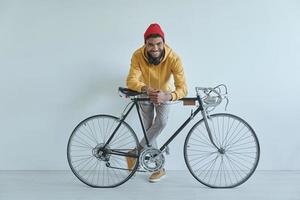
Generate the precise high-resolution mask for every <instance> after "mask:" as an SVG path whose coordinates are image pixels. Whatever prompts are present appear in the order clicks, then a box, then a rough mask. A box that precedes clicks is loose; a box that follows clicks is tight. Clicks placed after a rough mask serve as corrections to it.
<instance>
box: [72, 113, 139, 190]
mask: <svg viewBox="0 0 300 200" xmlns="http://www.w3.org/2000/svg"><path fill="white" fill-rule="evenodd" d="M119 123H120V120H119V119H118V118H117V117H114V116H110V115H95V116H92V117H89V118H87V119H85V120H83V121H82V122H80V123H79V124H78V125H77V126H76V128H75V129H74V131H73V132H72V134H71V136H70V138H69V142H68V147H67V156H68V163H69V166H70V168H71V170H72V172H73V173H74V175H75V176H76V177H77V178H78V179H79V180H80V181H82V182H83V183H85V184H87V185H89V186H91V187H100V188H108V187H116V186H119V185H121V184H123V183H125V182H126V181H127V180H129V178H130V177H131V176H132V175H133V174H134V173H135V171H136V169H137V167H138V159H133V162H134V163H133V164H132V168H131V169H130V170H129V169H128V166H127V160H126V158H127V157H125V156H124V154H125V155H126V153H127V152H129V151H131V152H133V150H134V149H137V146H138V139H137V136H136V134H135V133H134V131H133V130H132V128H131V127H130V126H129V125H128V124H127V123H126V122H122V124H121V125H120V127H119V129H118V131H117V132H116V134H115V135H114V137H113V138H112V140H111V142H110V143H109V144H108V145H107V146H106V147H105V148H104V144H105V143H106V142H107V140H108V139H109V138H110V136H111V135H112V133H113V132H114V130H115V129H116V127H117V126H118V124H119ZM114 151H116V152H118V153H119V155H116V154H112V152H114ZM135 154H136V155H138V152H137V151H136V152H135Z"/></svg>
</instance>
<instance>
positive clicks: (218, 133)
mask: <svg viewBox="0 0 300 200" xmlns="http://www.w3.org/2000/svg"><path fill="white" fill-rule="evenodd" d="M208 123H209V126H210V129H211V132H212V137H213V140H214V142H215V143H216V145H217V146H218V147H219V150H218V149H216V148H215V147H214V146H213V145H212V144H211V142H210V140H209V137H208V134H207V132H206V129H205V125H204V121H203V120H201V121H199V122H198V123H197V124H195V125H194V127H193V128H192V129H191V131H190V132H189V134H188V136H187V138H186V141H185V145H184V155H185V156H184V157H185V161H186V164H187V166H188V169H189V170H190V172H191V173H192V175H193V176H194V177H195V178H196V179H197V180H198V181H200V182H201V183H203V184H204V185H207V186H209V187H213V188H232V187H236V186H238V185H240V184H242V183H244V182H245V181H246V180H247V179H248V178H249V177H250V176H251V175H252V174H253V172H254V171H255V169H256V167H257V164H258V160H259V154H260V148H259V143H258V140H257V137H256V135H255V132H254V131H253V129H252V128H251V127H250V126H249V124H247V123H246V122H245V121H244V120H242V119H241V118H239V117H237V116H234V115H230V114H215V115H211V117H210V119H209V120H208Z"/></svg>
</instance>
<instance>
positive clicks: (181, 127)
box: [159, 107, 201, 151]
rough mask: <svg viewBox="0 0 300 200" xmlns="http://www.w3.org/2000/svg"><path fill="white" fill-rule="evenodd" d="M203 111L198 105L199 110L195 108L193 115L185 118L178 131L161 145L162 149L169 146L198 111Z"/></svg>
mask: <svg viewBox="0 0 300 200" xmlns="http://www.w3.org/2000/svg"><path fill="white" fill-rule="evenodd" d="M199 111H201V107H198V108H197V110H195V112H193V113H192V114H191V116H190V117H189V118H188V119H187V120H185V122H184V123H183V124H182V125H181V126H180V127H179V128H178V129H177V130H176V132H175V133H174V134H173V135H172V136H171V137H170V138H169V139H168V140H167V141H166V142H165V143H164V144H163V146H162V147H160V149H159V150H160V151H163V150H164V149H165V148H166V146H168V145H169V144H170V143H171V142H172V140H173V139H174V138H175V137H176V136H177V135H178V134H179V133H180V132H181V131H182V129H184V127H185V126H186V125H187V124H188V123H189V122H190V121H191V120H192V119H193V118H194V117H195V116H196V115H197V114H198V112H199Z"/></svg>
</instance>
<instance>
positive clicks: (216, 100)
mask: <svg viewBox="0 0 300 200" xmlns="http://www.w3.org/2000/svg"><path fill="white" fill-rule="evenodd" d="M195 89H196V94H197V95H198V96H199V97H200V98H201V99H202V101H203V103H204V106H205V107H206V108H211V109H210V111H211V110H213V109H214V108H215V107H216V106H218V105H219V104H220V103H221V102H222V101H223V99H225V100H226V106H225V110H226V109H227V106H228V103H229V100H228V97H227V94H228V92H227V86H226V85H225V84H220V85H217V86H215V87H196V88H195ZM203 94H204V95H203Z"/></svg>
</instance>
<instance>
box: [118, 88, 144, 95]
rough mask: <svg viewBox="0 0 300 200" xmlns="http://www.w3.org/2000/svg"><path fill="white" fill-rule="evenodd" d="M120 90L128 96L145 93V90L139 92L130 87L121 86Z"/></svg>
mask: <svg viewBox="0 0 300 200" xmlns="http://www.w3.org/2000/svg"><path fill="white" fill-rule="evenodd" d="M119 92H121V93H122V94H125V95H126V96H128V97H132V96H137V95H141V94H143V92H137V91H134V90H131V89H128V88H123V87H119Z"/></svg>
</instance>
